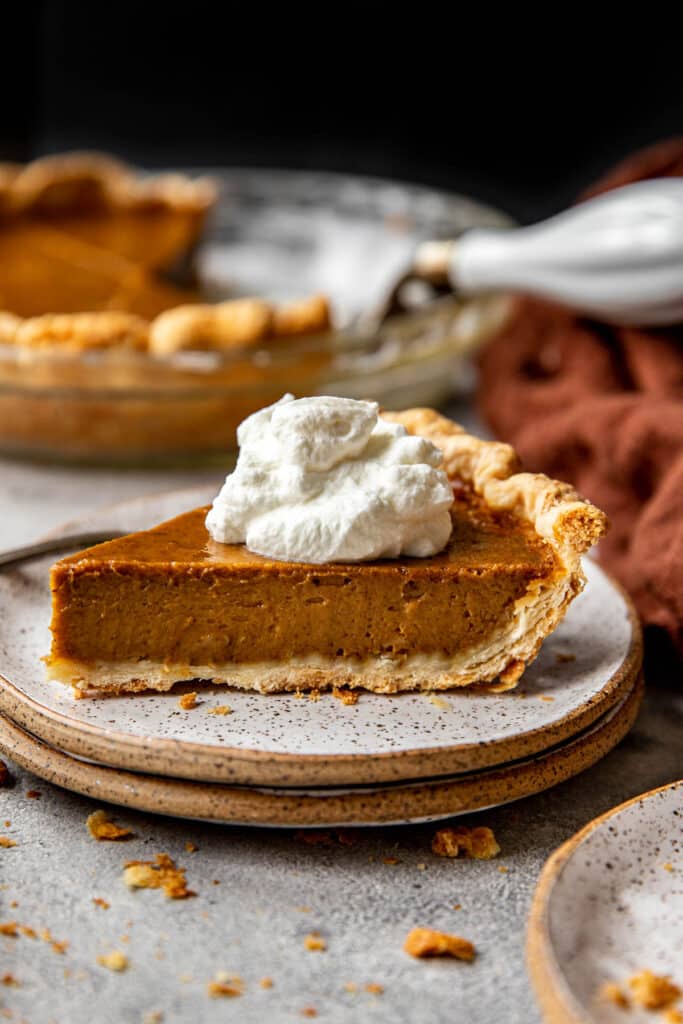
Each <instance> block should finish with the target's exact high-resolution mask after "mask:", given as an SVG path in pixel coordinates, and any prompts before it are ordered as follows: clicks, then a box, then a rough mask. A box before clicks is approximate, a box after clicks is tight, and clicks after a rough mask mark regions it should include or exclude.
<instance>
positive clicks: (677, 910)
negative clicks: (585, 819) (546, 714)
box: [527, 781, 683, 1024]
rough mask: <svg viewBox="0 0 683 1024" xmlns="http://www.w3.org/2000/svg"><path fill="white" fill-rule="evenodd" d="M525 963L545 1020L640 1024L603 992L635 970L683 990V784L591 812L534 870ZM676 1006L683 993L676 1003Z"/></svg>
mask: <svg viewBox="0 0 683 1024" xmlns="http://www.w3.org/2000/svg"><path fill="white" fill-rule="evenodd" d="M527 951H528V962H529V972H530V974H531V979H532V981H533V984H534V988H535V990H536V995H537V997H538V1001H539V1004H540V1006H541V1009H542V1011H543V1014H544V1018H545V1020H547V1021H548V1022H552V1024H615V1022H623V1021H624V1020H625V1017H627V1018H628V1021H629V1024H641V1022H642V1024H645V1022H646V1021H652V1020H654V1019H656V1018H659V1019H660V1020H661V1019H662V1018H661V1016H660V1015H655V1014H653V1013H652V1011H651V1010H646V1009H642V1008H639V1007H636V1006H631V1008H630V1012H629V1013H627V1014H624V1009H623V1008H622V1007H620V1006H616V1005H615V1004H614V1002H613V1001H610V1000H609V999H608V998H605V997H604V995H602V997H601V989H602V987H603V986H604V985H605V984H616V985H618V986H619V989H620V990H621V991H622V992H623V993H624V994H625V995H626V997H627V998H629V997H630V990H629V986H628V979H629V978H630V977H632V976H633V975H634V974H639V973H640V972H641V971H643V970H650V971H652V972H653V973H655V974H657V975H669V976H670V977H671V980H672V981H674V982H675V983H677V984H678V986H679V987H680V988H683V781H680V782H674V783H671V784H670V785H668V786H663V787H661V788H660V789H654V790H651V791H650V792H649V793H644V794H643V795H642V796H638V797H635V799H633V800H629V801H627V802H626V803H624V804H621V805H620V806H619V807H615V808H613V809H612V810H611V811H608V812H607V814H603V815H602V816H601V817H599V818H596V819H595V821H592V822H591V823H590V824H589V825H586V827H585V828H583V829H582V830H581V831H580V832H578V833H577V834H576V835H575V836H573V837H572V838H571V839H570V840H569V841H568V842H566V843H565V844H564V845H563V846H561V847H560V848H559V850H557V851H556V852H555V853H554V854H553V855H552V857H551V858H550V859H549V860H548V862H547V863H546V865H545V867H544V869H543V872H542V874H541V877H540V880H539V883H538V886H537V888H536V894H535V896H534V901H533V905H532V909H531V916H530V918H529V934H528V943H527ZM674 1003H675V1004H677V1007H678V1009H679V1010H683V998H682V999H680V1000H678V1001H674Z"/></svg>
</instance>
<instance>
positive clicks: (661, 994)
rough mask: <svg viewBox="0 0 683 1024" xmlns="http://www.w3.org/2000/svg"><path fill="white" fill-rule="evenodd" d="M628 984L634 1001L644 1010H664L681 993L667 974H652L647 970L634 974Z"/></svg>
mask: <svg viewBox="0 0 683 1024" xmlns="http://www.w3.org/2000/svg"><path fill="white" fill-rule="evenodd" d="M628 985H629V988H630V989H631V992H632V994H633V1001H634V1003H637V1005H638V1006H642V1007H644V1008H645V1009H646V1010H665V1009H667V1008H668V1007H669V1006H670V1005H671V1003H673V1002H675V1000H676V999H678V998H679V996H680V995H681V994H683V993H682V992H681V989H680V988H679V987H678V985H676V984H674V982H673V981H672V980H671V978H670V977H669V976H668V975H660V974H653V973H652V971H648V970H644V971H640V973H639V974H634V975H633V977H631V978H629V980H628Z"/></svg>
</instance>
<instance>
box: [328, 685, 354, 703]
mask: <svg viewBox="0 0 683 1024" xmlns="http://www.w3.org/2000/svg"><path fill="white" fill-rule="evenodd" d="M332 696H333V697H336V698H337V700H340V701H341V702H342V704H348V705H351V704H357V703H358V690H347V689H346V688H345V687H343V686H335V687H334V689H333V690H332Z"/></svg>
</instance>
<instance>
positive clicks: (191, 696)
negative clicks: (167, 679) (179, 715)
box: [178, 690, 197, 711]
mask: <svg viewBox="0 0 683 1024" xmlns="http://www.w3.org/2000/svg"><path fill="white" fill-rule="evenodd" d="M178 704H179V705H180V707H181V708H182V709H183V711H189V710H190V708H196V707H197V692H196V691H195V690H193V691H192V693H184V694H183V695H182V697H180V698H179V700H178Z"/></svg>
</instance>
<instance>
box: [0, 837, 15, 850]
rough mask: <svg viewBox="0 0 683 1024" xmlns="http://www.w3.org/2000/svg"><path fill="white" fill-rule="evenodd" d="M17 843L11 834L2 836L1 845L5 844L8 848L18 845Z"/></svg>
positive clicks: (0, 838)
mask: <svg viewBox="0 0 683 1024" xmlns="http://www.w3.org/2000/svg"><path fill="white" fill-rule="evenodd" d="M16 845H17V843H16V841H15V840H14V839H10V837H9V836H0V846H3V847H4V848H5V849H6V850H8V849H9V848H10V847H11V846H16Z"/></svg>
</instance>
